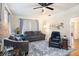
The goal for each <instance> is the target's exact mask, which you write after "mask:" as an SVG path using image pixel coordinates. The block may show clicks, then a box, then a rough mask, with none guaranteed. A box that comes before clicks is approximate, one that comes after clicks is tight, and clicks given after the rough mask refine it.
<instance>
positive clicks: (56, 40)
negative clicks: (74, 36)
mask: <svg viewBox="0 0 79 59" xmlns="http://www.w3.org/2000/svg"><path fill="white" fill-rule="evenodd" d="M60 42H61V37H60V32H57V31H54V32H52V34H51V37H50V39H49V47H55V48H60Z"/></svg>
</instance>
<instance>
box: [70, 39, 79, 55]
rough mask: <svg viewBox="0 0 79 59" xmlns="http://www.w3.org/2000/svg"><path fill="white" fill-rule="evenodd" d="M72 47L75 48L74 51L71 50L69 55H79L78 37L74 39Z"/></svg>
mask: <svg viewBox="0 0 79 59" xmlns="http://www.w3.org/2000/svg"><path fill="white" fill-rule="evenodd" d="M72 48H74V49H75V51H73V52H71V53H70V54H69V56H79V39H74V40H73V44H72Z"/></svg>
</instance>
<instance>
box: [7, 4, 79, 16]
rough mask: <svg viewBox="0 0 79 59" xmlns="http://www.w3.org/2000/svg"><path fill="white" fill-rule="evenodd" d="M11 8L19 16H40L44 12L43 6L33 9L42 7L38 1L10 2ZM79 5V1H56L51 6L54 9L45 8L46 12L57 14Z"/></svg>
mask: <svg viewBox="0 0 79 59" xmlns="http://www.w3.org/2000/svg"><path fill="white" fill-rule="evenodd" d="M7 5H8V6H9V8H10V9H11V10H12V11H13V13H15V15H17V16H39V15H41V14H42V8H39V9H33V8H35V7H40V5H39V4H38V3H8V4H7ZM76 5H79V4H78V3H54V4H52V5H50V7H52V8H54V10H53V11H51V10H49V9H46V8H45V9H44V10H45V11H44V14H52V15H53V14H56V13H60V12H62V11H66V10H68V9H70V8H72V7H75V6H76Z"/></svg>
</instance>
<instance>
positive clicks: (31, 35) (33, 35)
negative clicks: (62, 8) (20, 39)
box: [24, 31, 45, 42]
mask: <svg viewBox="0 0 79 59" xmlns="http://www.w3.org/2000/svg"><path fill="white" fill-rule="evenodd" d="M24 36H25V39H26V40H28V41H30V42H33V41H39V40H45V34H43V33H42V32H41V31H25V32H24Z"/></svg>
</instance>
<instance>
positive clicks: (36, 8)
mask: <svg viewBox="0 0 79 59" xmlns="http://www.w3.org/2000/svg"><path fill="white" fill-rule="evenodd" d="M38 8H42V7H36V8H33V9H38Z"/></svg>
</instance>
